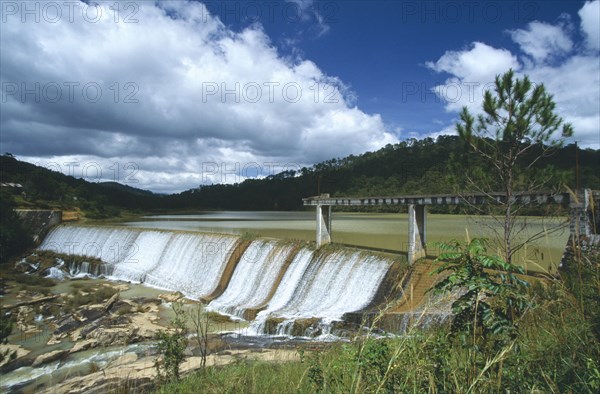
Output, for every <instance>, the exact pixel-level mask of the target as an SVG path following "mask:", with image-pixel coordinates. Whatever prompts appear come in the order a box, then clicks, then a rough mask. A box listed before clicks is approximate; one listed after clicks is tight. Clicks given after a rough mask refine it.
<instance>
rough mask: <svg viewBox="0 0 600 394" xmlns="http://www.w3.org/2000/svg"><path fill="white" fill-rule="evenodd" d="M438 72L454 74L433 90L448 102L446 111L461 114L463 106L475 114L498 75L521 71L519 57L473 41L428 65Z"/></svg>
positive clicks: (448, 52) (504, 50)
mask: <svg viewBox="0 0 600 394" xmlns="http://www.w3.org/2000/svg"><path fill="white" fill-rule="evenodd" d="M426 65H427V67H428V68H430V69H432V70H433V71H436V72H439V73H441V72H444V73H448V74H450V75H452V77H450V78H448V79H447V80H446V81H445V83H444V84H443V85H439V86H435V87H434V88H433V91H434V92H435V93H436V94H437V95H438V96H439V97H440V98H441V99H442V100H444V101H445V103H446V110H447V111H450V112H455V111H459V110H460V109H461V108H462V107H463V106H467V107H469V109H471V110H473V111H476V110H478V109H479V107H480V106H481V100H482V98H483V92H484V91H485V88H486V86H489V83H491V82H493V81H494V78H495V76H496V75H498V74H501V73H504V72H505V71H506V70H508V69H509V68H512V69H515V70H518V69H519V68H520V65H519V62H518V61H517V57H516V56H514V55H513V54H512V53H510V51H508V50H506V49H497V48H493V47H491V46H489V45H487V44H484V43H482V42H474V43H473V44H472V45H471V46H470V47H469V48H468V49H465V50H462V51H447V52H446V53H444V55H442V56H441V57H440V58H439V59H438V60H437V61H436V62H428V63H426Z"/></svg>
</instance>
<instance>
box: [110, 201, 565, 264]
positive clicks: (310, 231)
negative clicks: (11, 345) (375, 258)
mask: <svg viewBox="0 0 600 394" xmlns="http://www.w3.org/2000/svg"><path fill="white" fill-rule="evenodd" d="M520 220H522V221H524V222H525V223H526V224H527V226H526V227H525V229H524V231H522V232H521V233H520V234H519V237H518V238H519V239H522V240H525V239H527V238H529V237H530V236H532V235H534V234H536V233H540V232H542V233H544V234H543V235H542V237H541V238H540V239H538V240H537V241H534V242H528V243H527V247H526V248H525V249H523V250H522V251H521V252H520V253H518V254H517V256H516V259H515V261H517V262H518V263H520V264H522V265H524V266H525V267H526V268H527V269H528V270H534V271H545V270H547V269H551V270H552V271H554V270H555V269H556V267H557V265H558V264H559V263H560V259H561V256H562V253H563V249H564V247H565V245H566V243H567V239H568V227H567V226H562V228H560V229H559V230H558V231H553V229H556V228H557V226H559V225H560V224H561V223H565V219H564V218H554V219H542V218H537V217H527V218H520ZM119 224H120V225H124V226H130V227H143V228H150V229H161V230H183V231H202V232H217V233H228V234H244V233H252V234H256V235H260V236H264V237H272V238H288V239H299V240H306V241H314V240H315V231H316V220H315V212H314V211H303V212H247V211H243V212H235V211H222V212H207V213H198V214H192V215H154V216H144V217H140V218H139V219H137V220H134V221H127V222H121V223H119ZM426 226H427V243H428V244H429V247H428V254H429V255H432V256H435V255H437V251H436V247H435V245H434V243H435V242H439V241H450V240H453V239H458V240H465V239H466V237H467V233H468V235H469V236H470V237H471V238H473V237H481V236H485V237H488V238H491V239H493V238H494V237H496V235H494V232H495V231H498V232H500V231H501V230H502V225H501V223H495V222H494V220H493V219H492V218H478V217H469V216H464V215H439V214H428V215H427V225H426ZM407 232H408V217H407V214H390V213H381V214H379V213H345V212H335V211H334V212H333V219H332V239H333V242H335V243H341V244H348V245H355V246H361V247H367V248H375V249H384V250H391V251H396V252H404V253H405V252H406V250H407V242H408V235H407Z"/></svg>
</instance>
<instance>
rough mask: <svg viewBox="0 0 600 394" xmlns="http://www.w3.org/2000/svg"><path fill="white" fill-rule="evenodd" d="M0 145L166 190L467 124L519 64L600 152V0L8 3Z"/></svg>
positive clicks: (20, 154)
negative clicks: (466, 114)
mask: <svg viewBox="0 0 600 394" xmlns="http://www.w3.org/2000/svg"><path fill="white" fill-rule="evenodd" d="M0 6H1V8H0V17H1V24H0V29H1V30H0V33H1V34H0V51H1V52H0V67H1V68H0V82H1V87H2V92H1V93H2V97H1V109H0V145H1V147H0V151H1V152H2V153H4V152H9V153H11V154H13V155H15V156H16V157H17V158H19V159H21V160H25V161H28V162H31V163H36V164H39V165H43V166H45V167H47V168H50V169H52V170H56V171H61V172H63V173H65V174H68V175H73V176H76V177H83V178H84V179H86V180H88V181H91V182H99V181H117V182H120V183H123V184H127V185H129V186H133V187H138V188H143V189H148V190H152V191H154V192H157V193H177V192H181V191H184V190H188V189H190V188H195V187H198V186H199V185H203V184H214V183H234V182H241V181H243V180H244V179H246V178H254V177H265V176H269V175H273V174H276V173H279V172H281V171H285V170H298V169H300V168H302V167H304V166H310V165H312V164H314V163H317V162H320V161H323V160H328V159H331V158H336V157H345V156H347V155H350V154H360V153H363V152H366V151H373V150H377V149H379V148H381V147H383V146H385V145H386V144H393V143H397V142H399V141H402V140H406V139H408V138H424V137H434V138H435V137H437V136H439V135H443V134H455V124H456V122H457V120H458V113H459V111H460V110H461V108H462V107H463V106H467V107H468V108H469V109H470V110H472V111H473V112H475V113H477V112H480V111H481V97H482V95H483V92H484V91H485V90H486V89H488V88H490V87H491V85H490V84H491V83H493V81H494V77H495V76H496V75H498V74H502V73H504V72H505V71H507V70H508V69H509V68H512V69H513V70H515V72H516V74H517V75H518V76H519V77H522V76H523V75H529V77H530V79H531V80H532V81H533V82H535V83H543V84H544V85H545V86H546V88H547V90H548V91H549V92H550V93H551V94H552V95H553V96H554V100H555V102H556V104H557V107H556V109H557V112H558V113H559V115H560V116H562V117H563V118H564V119H565V121H567V122H570V123H572V125H573V127H574V129H575V135H574V136H573V137H572V138H571V139H570V141H569V142H572V141H577V142H578V143H579V144H580V145H581V146H584V147H590V148H594V149H600V0H595V1H572V0H569V1H564V0H563V1H552V0H550V1H518V2H511V1H477V0H474V1H420V0H415V1H401V0H398V1H352V0H350V1H321V0H270V1H205V2H200V1H180V0H175V1H156V2H154V1H115V0H110V1H107V2H104V1H98V2H91V1H87V2H80V1H63V0H57V1H28V2H23V1H9V0H0Z"/></svg>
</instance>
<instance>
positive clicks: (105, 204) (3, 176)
mask: <svg viewBox="0 0 600 394" xmlns="http://www.w3.org/2000/svg"><path fill="white" fill-rule="evenodd" d="M0 169H1V170H0V182H2V183H3V184H6V183H12V184H18V185H20V186H21V187H14V186H13V187H10V186H3V187H2V197H3V198H2V199H3V204H4V203H5V201H4V200H5V199H8V198H9V197H11V198H12V200H14V204H15V205H16V206H17V207H20V208H56V209H65V210H81V211H83V212H84V214H85V215H86V216H87V217H89V218H92V219H101V218H109V217H114V216H117V215H118V214H119V213H120V211H121V210H122V209H126V210H130V211H135V210H140V211H144V210H150V209H156V208H159V207H161V205H162V204H163V201H162V198H161V196H157V195H155V194H153V193H152V192H149V191H147V190H141V189H136V188H133V187H130V186H125V185H121V184H118V183H116V182H107V183H92V182H88V181H86V180H84V179H80V178H74V177H72V176H67V175H64V174H62V173H60V172H56V171H51V170H49V169H47V168H43V167H40V166H36V165H34V164H31V163H26V162H23V161H20V160H17V159H16V158H14V157H12V156H11V155H3V156H0Z"/></svg>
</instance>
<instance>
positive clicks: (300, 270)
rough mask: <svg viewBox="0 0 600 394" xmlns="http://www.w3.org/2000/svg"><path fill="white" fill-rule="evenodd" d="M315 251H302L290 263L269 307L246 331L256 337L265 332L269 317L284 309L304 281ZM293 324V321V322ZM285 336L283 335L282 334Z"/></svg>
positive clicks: (259, 314) (257, 316) (261, 312)
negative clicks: (274, 312) (299, 284)
mask: <svg viewBox="0 0 600 394" xmlns="http://www.w3.org/2000/svg"><path fill="white" fill-rule="evenodd" d="M313 253H314V252H313V251H312V250H310V249H306V248H304V249H301V250H300V251H299V252H298V253H297V254H296V256H294V259H293V260H292V262H291V263H290V266H289V267H288V269H287V271H286V272H285V275H284V276H283V278H282V279H281V282H280V283H279V286H278V287H277V290H276V291H275V294H273V297H272V298H271V300H270V301H269V304H268V305H267V307H266V308H265V309H264V310H262V311H260V312H259V313H258V315H256V320H255V321H254V322H253V323H252V324H251V325H250V326H249V327H248V328H247V329H246V330H247V331H248V332H253V333H254V334H255V335H260V334H263V333H264V332H265V323H266V321H267V319H268V317H269V315H270V314H271V313H272V312H273V311H276V310H279V309H282V308H283V307H284V306H285V305H286V304H287V303H288V302H290V301H291V299H292V297H293V296H294V291H295V290H296V287H297V285H298V283H300V281H301V280H302V277H303V276H304V273H305V272H306V268H307V267H308V265H309V264H310V262H311V259H312V257H313ZM292 323H293V321H292ZM282 335H283V334H282Z"/></svg>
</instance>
